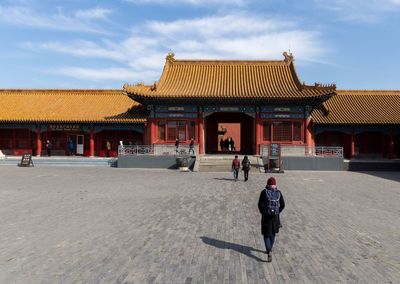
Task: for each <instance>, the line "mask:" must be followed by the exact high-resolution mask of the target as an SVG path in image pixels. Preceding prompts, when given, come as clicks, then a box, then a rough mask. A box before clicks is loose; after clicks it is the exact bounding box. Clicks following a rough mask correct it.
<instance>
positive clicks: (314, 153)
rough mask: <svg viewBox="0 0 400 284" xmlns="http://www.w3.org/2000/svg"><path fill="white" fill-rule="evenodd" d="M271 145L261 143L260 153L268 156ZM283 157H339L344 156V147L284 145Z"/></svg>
mask: <svg viewBox="0 0 400 284" xmlns="http://www.w3.org/2000/svg"><path fill="white" fill-rule="evenodd" d="M268 150H269V145H260V155H261V156H263V157H268V156H269V153H268ZM282 157H339V158H343V147H325V146H316V147H307V146H302V145H293V146H292V145H282Z"/></svg>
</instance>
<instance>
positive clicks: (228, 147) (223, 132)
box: [218, 122, 241, 152]
mask: <svg viewBox="0 0 400 284" xmlns="http://www.w3.org/2000/svg"><path fill="white" fill-rule="evenodd" d="M218 141H219V143H218V152H240V145H241V143H240V123H228V122H222V123H221V122H220V123H218Z"/></svg>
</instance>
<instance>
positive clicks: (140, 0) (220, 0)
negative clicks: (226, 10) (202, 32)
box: [124, 0, 251, 6]
mask: <svg viewBox="0 0 400 284" xmlns="http://www.w3.org/2000/svg"><path fill="white" fill-rule="evenodd" d="M124 1H125V2H130V3H134V4H159V5H180V4H188V5H193V6H206V5H210V4H213V5H236V6H243V5H245V4H246V3H249V2H251V0H174V1H170V0H124Z"/></svg>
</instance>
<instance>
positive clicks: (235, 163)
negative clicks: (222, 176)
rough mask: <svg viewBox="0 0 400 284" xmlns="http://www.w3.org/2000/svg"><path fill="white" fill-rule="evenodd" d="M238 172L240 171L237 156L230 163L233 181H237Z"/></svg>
mask: <svg viewBox="0 0 400 284" xmlns="http://www.w3.org/2000/svg"><path fill="white" fill-rule="evenodd" d="M239 170H240V161H239V159H238V156H237V155H236V156H235V159H233V161H232V172H233V178H234V179H235V181H237V180H238V177H239Z"/></svg>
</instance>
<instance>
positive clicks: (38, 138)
mask: <svg viewBox="0 0 400 284" xmlns="http://www.w3.org/2000/svg"><path fill="white" fill-rule="evenodd" d="M41 154H42V139H41V135H40V127H38V128H37V130H36V156H37V157H40V155H41Z"/></svg>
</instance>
